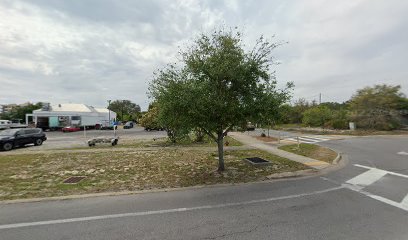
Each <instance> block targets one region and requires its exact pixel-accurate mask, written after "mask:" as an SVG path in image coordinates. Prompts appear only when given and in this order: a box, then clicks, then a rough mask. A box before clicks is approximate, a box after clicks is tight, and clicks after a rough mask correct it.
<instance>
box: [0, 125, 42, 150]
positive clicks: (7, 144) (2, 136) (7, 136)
mask: <svg viewBox="0 0 408 240" xmlns="http://www.w3.org/2000/svg"><path fill="white" fill-rule="evenodd" d="M45 140H47V137H46V136H45V133H43V131H42V129H41V128H24V129H22V128H20V129H6V130H3V131H0V148H1V149H3V150H5V151H9V150H11V149H13V148H14V147H17V146H24V145H26V144H30V143H34V145H36V146H39V145H41V144H42V143H43V141H45Z"/></svg>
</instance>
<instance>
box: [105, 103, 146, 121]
mask: <svg viewBox="0 0 408 240" xmlns="http://www.w3.org/2000/svg"><path fill="white" fill-rule="evenodd" d="M108 108H109V109H110V110H111V111H114V112H116V113H117V114H118V119H119V120H121V121H129V120H136V118H138V116H139V115H140V106H139V105H137V104H136V103H133V102H132V101H130V100H115V101H112V102H111V103H110V104H109V106H108Z"/></svg>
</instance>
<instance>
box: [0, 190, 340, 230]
mask: <svg viewBox="0 0 408 240" xmlns="http://www.w3.org/2000/svg"><path fill="white" fill-rule="evenodd" d="M343 188H344V186H339V187H334V188H328V189H324V190H320V191H314V192H310V193H302V194H295V195H288V196H282V197H274V198H266V199H258V200H251V201H245V202H236V203H225V204H216V205H205V206H198V207H190V208H174V209H165V210H156V211H145V212H133V213H120V214H111V215H100V216H90V217H79V218H67V219H56V220H48V221H38V222H23V223H12V224H4V225H0V229H10V228H22V227H32V226H42V225H52V224H61V223H73V222H84V221H95V220H104V219H113V218H125V217H137V216H148V215H158V214H166V213H175V212H187V211H194V210H203V209H214V208H224V207H234V206H241V205H249V204H255V203H265V202H273V201H278V200H286V199H291V198H300V197H306V196H311V195H315V194H322V193H327V192H332V191H336V190H339V189H343Z"/></svg>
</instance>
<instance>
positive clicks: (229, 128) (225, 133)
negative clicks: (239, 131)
mask: <svg viewBox="0 0 408 240" xmlns="http://www.w3.org/2000/svg"><path fill="white" fill-rule="evenodd" d="M233 127H234V126H233V125H231V126H229V127H228V128H227V130H225V132H224V133H223V134H222V136H223V137H225V136H227V134H228V132H229V131H231V130H232V128H233Z"/></svg>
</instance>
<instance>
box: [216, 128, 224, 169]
mask: <svg viewBox="0 0 408 240" xmlns="http://www.w3.org/2000/svg"><path fill="white" fill-rule="evenodd" d="M217 139H218V140H217V144H218V171H219V172H222V171H224V170H225V166H224V137H223V135H222V133H221V134H218V138H217Z"/></svg>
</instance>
